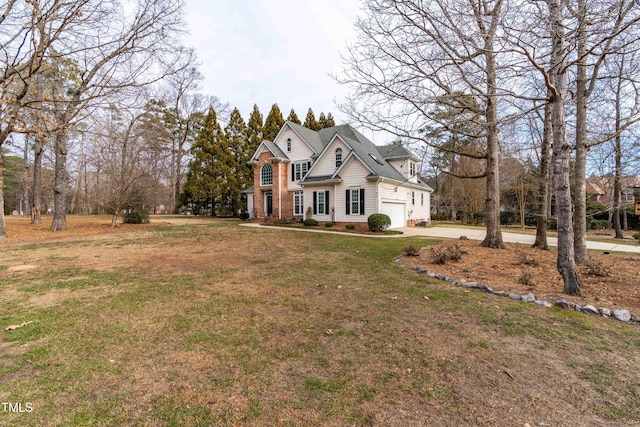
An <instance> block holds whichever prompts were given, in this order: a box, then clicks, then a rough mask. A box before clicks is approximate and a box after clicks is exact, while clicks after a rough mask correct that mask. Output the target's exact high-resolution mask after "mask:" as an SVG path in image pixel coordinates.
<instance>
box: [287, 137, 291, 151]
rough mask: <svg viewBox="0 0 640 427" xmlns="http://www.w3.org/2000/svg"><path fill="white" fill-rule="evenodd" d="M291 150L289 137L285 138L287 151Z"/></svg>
mask: <svg viewBox="0 0 640 427" xmlns="http://www.w3.org/2000/svg"><path fill="white" fill-rule="evenodd" d="M290 152H291V138H287V153H290Z"/></svg>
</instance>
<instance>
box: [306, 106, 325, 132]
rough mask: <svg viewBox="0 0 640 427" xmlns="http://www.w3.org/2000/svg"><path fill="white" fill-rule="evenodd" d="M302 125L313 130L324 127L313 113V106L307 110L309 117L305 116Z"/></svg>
mask: <svg viewBox="0 0 640 427" xmlns="http://www.w3.org/2000/svg"><path fill="white" fill-rule="evenodd" d="M302 126H304V127H306V128H307V129H312V130H320V129H322V126H320V123H318V121H317V120H316V115H315V114H313V110H312V109H311V108H309V110H308V111H307V117H305V119H304V123H303V124H302Z"/></svg>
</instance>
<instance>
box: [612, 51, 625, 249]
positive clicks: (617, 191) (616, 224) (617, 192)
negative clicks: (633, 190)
mask: <svg viewBox="0 0 640 427" xmlns="http://www.w3.org/2000/svg"><path fill="white" fill-rule="evenodd" d="M623 69H624V55H622V59H621V63H620V68H619V72H618V82H617V85H616V132H617V136H616V137H615V139H614V155H615V162H616V164H615V172H614V178H613V229H614V230H615V232H616V236H615V238H616V239H624V234H623V233H622V225H621V224H620V196H621V194H622V184H621V182H620V181H621V178H622V137H621V136H620V125H621V112H620V95H621V93H622V77H623V75H622V71H623Z"/></svg>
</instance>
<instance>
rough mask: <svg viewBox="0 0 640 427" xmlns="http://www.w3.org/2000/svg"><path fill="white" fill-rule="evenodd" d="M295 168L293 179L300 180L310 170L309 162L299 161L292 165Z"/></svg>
mask: <svg viewBox="0 0 640 427" xmlns="http://www.w3.org/2000/svg"><path fill="white" fill-rule="evenodd" d="M292 168H293V175H292V179H293V181H300V180H301V179H302V178H304V177H305V176H306V175H307V172H309V162H298V163H294V164H293V165H292Z"/></svg>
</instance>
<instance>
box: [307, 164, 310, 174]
mask: <svg viewBox="0 0 640 427" xmlns="http://www.w3.org/2000/svg"><path fill="white" fill-rule="evenodd" d="M309 169H311V162H307V172H309Z"/></svg>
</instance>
